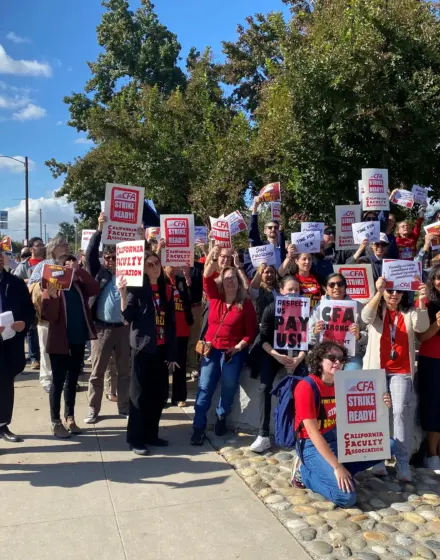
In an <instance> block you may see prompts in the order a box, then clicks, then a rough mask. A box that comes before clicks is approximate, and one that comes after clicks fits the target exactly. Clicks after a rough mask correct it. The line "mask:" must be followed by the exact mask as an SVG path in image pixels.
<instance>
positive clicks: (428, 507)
mask: <svg viewBox="0 0 440 560" xmlns="http://www.w3.org/2000/svg"><path fill="white" fill-rule="evenodd" d="M416 511H417V513H420V512H421V511H434V507H433V506H431V505H430V504H420V505H419V506H417V509H416Z"/></svg>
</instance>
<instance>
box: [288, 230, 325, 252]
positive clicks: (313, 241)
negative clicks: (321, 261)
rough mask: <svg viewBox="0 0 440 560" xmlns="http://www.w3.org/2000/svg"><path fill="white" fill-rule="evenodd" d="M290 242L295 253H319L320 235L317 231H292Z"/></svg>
mask: <svg viewBox="0 0 440 560" xmlns="http://www.w3.org/2000/svg"><path fill="white" fill-rule="evenodd" d="M291 240H292V243H293V244H294V245H295V248H296V251H297V253H319V252H320V251H321V235H320V233H319V231H310V232H305V233H292V235H291Z"/></svg>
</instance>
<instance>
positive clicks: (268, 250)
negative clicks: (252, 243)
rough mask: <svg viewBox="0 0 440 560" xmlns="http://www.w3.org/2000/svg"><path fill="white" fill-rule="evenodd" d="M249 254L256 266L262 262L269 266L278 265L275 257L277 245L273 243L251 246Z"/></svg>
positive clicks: (253, 264)
mask: <svg viewBox="0 0 440 560" xmlns="http://www.w3.org/2000/svg"><path fill="white" fill-rule="evenodd" d="M249 256H250V258H251V261H252V266H253V267H254V268H258V267H259V266H260V264H262V263H264V264H266V265H267V266H270V265H271V266H276V264H277V263H276V258H275V247H274V246H273V245H272V244H271V243H268V244H267V245H260V246H258V247H250V248H249Z"/></svg>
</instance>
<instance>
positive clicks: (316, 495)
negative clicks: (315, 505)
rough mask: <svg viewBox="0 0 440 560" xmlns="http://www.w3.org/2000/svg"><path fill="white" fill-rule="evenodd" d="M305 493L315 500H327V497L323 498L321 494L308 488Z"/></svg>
mask: <svg viewBox="0 0 440 560" xmlns="http://www.w3.org/2000/svg"><path fill="white" fill-rule="evenodd" d="M307 494H308V495H309V497H310V499H311V500H312V501H315V502H325V501H326V500H327V498H324V496H323V495H322V494H318V493H317V492H312V490H308V491H307Z"/></svg>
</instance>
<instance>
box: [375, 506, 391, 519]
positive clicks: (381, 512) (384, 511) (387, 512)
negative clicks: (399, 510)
mask: <svg viewBox="0 0 440 560" xmlns="http://www.w3.org/2000/svg"><path fill="white" fill-rule="evenodd" d="M377 513H378V514H379V515H381V516H382V517H386V516H387V515H396V510H395V509H393V508H391V507H389V508H384V509H380V510H379V511H378V512H377Z"/></svg>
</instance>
